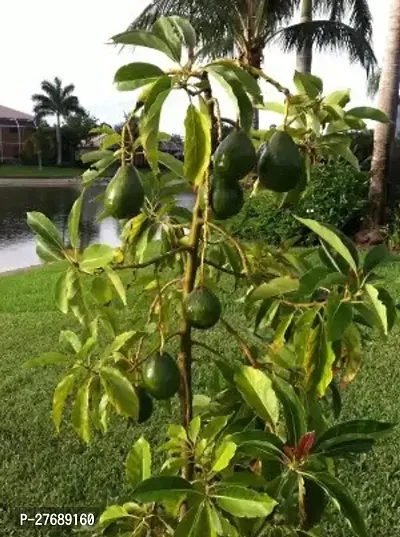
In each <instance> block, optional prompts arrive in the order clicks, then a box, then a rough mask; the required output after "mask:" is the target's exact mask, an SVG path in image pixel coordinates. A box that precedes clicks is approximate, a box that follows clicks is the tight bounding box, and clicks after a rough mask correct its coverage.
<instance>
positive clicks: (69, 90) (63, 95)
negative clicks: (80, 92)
mask: <svg viewBox="0 0 400 537" xmlns="http://www.w3.org/2000/svg"><path fill="white" fill-rule="evenodd" d="M74 91H75V85H74V84H67V85H66V86H64V87H63V88H62V89H61V92H60V93H61V98H62V99H65V98H66V97H68V96H69V95H71V94H72V93H73V92H74Z"/></svg>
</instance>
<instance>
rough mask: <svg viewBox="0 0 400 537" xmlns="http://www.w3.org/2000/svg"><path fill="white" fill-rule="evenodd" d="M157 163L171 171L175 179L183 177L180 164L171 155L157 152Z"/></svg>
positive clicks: (183, 173)
mask: <svg viewBox="0 0 400 537" xmlns="http://www.w3.org/2000/svg"><path fill="white" fill-rule="evenodd" d="M158 162H159V163H160V164H162V165H163V166H165V167H166V168H168V169H169V170H171V172H173V173H174V174H175V175H176V177H179V178H181V177H185V172H184V170H183V164H182V162H181V161H180V160H178V159H177V158H175V157H174V156H173V155H170V154H169V153H164V152H163V151H159V152H158Z"/></svg>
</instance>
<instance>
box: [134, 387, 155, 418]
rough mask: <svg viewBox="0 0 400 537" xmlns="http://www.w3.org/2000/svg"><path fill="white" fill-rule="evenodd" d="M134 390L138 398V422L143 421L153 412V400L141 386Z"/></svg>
mask: <svg viewBox="0 0 400 537" xmlns="http://www.w3.org/2000/svg"><path fill="white" fill-rule="evenodd" d="M135 390H136V395H137V397H138V399H139V417H138V423H145V422H146V421H147V420H148V419H150V417H151V415H152V414H153V400H152V398H151V397H150V395H149V394H148V392H147V390H146V389H145V388H143V386H137V387H136V388H135Z"/></svg>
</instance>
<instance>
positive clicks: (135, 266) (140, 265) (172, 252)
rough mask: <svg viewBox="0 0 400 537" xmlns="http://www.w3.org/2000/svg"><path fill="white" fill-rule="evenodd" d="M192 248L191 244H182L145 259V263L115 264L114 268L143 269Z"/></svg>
mask: <svg viewBox="0 0 400 537" xmlns="http://www.w3.org/2000/svg"><path fill="white" fill-rule="evenodd" d="M191 249H192V248H191V247H189V246H181V247H180V248H175V250H170V251H169V252H167V253H165V254H163V255H160V256H158V257H152V258H151V259H149V260H148V261H145V262H144V263H133V264H130V265H122V266H118V265H117V266H115V267H113V268H114V270H124V269H141V268H146V267H149V266H150V265H156V264H157V263H161V261H164V259H168V257H171V256H172V255H175V254H179V253H181V252H190V250H191Z"/></svg>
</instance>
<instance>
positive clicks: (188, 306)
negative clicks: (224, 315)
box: [183, 287, 221, 330]
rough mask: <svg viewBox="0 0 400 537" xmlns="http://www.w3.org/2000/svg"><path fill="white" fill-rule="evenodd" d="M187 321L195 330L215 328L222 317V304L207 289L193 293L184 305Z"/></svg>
mask: <svg viewBox="0 0 400 537" xmlns="http://www.w3.org/2000/svg"><path fill="white" fill-rule="evenodd" d="M183 311H184V314H185V319H186V320H187V321H189V323H190V324H191V325H192V326H193V327H194V328H200V329H201V330H206V329H207V328H211V327H213V326H214V325H215V324H217V322H218V321H219V318H220V317H221V302H220V301H219V299H218V297H217V296H216V295H215V294H214V293H213V292H212V291H211V289H208V288H207V287H200V288H198V289H195V290H194V291H192V292H191V293H190V294H189V295H188V296H187V297H186V298H185V301H184V303H183Z"/></svg>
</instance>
